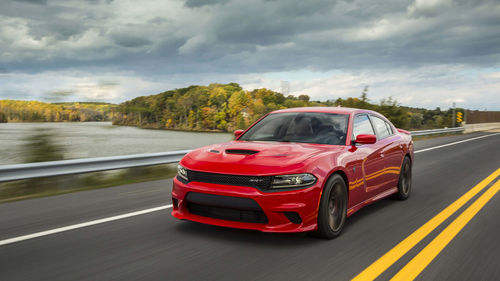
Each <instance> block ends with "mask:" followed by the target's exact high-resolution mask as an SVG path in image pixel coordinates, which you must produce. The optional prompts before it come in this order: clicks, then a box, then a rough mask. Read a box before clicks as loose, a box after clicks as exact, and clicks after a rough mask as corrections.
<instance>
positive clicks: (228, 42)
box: [0, 0, 500, 110]
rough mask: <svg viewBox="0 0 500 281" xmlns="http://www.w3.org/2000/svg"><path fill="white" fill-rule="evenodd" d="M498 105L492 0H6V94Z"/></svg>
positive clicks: (2, 22) (1, 69)
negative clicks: (270, 93)
mask: <svg viewBox="0 0 500 281" xmlns="http://www.w3.org/2000/svg"><path fill="white" fill-rule="evenodd" d="M282 81H289V85H290V93H291V94H308V95H310V96H311V97H312V98H313V99H317V100H326V99H335V98H337V97H348V96H359V95H360V93H361V91H362V89H363V88H364V87H365V86H368V87H369V91H368V95H369V98H370V99H371V100H373V101H378V100H379V99H380V98H383V97H389V96H392V97H394V98H396V99H397V100H398V101H400V102H401V103H402V104H403V105H408V106H419V107H426V108H435V107H437V106H440V107H442V108H448V107H450V105H451V103H452V102H453V101H455V102H457V106H461V107H467V108H471V109H488V110H500V1H498V0H497V1H483V0H347V1H341V0H324V1H323V0H308V1H304V0H301V1H288V0H280V1H279V0H276V1H273V0H263V1H258V0H255V1H253V0H252V1H250V0H169V1H167V0H149V1H132V0H114V1H111V0H108V1H99V0H87V1H68V0H64V1H58V0H2V1H1V2H0V99H38V100H49V101H50V100H57V99H59V100H60V99H63V100H93V101H109V102H120V101H124V100H126V99H130V98H133V97H136V96H140V95H149V94H154V93H158V92H162V91H165V90H168V89H172V88H178V87H184V86H188V85H192V84H198V85H206V84H209V83H212V82H219V83H226V82H237V83H240V84H241V85H242V86H243V87H244V88H245V89H254V88H259V87H266V88H271V89H273V90H278V91H279V90H280V89H281V85H282Z"/></svg>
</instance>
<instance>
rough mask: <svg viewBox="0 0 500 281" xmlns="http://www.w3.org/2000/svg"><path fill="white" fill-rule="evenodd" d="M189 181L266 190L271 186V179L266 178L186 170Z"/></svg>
mask: <svg viewBox="0 0 500 281" xmlns="http://www.w3.org/2000/svg"><path fill="white" fill-rule="evenodd" d="M188 178H189V181H197V182H206V183H215V184H224V185H235V186H250V187H256V188H260V189H268V188H269V187H270V186H271V180H272V179H271V177H269V176H268V177H266V176H240V175H226V174H215V173H205V172H197V171H191V170H188Z"/></svg>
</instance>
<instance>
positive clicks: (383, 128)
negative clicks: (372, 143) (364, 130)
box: [371, 115, 391, 139]
mask: <svg viewBox="0 0 500 281" xmlns="http://www.w3.org/2000/svg"><path fill="white" fill-rule="evenodd" d="M371 119H372V122H373V127H375V131H377V137H378V139H383V138H386V137H388V136H389V135H391V133H389V130H388V129H387V125H386V122H385V121H384V120H382V119H380V118H378V117H375V116H373V115H372V116H371Z"/></svg>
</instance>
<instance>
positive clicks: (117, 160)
mask: <svg viewBox="0 0 500 281" xmlns="http://www.w3.org/2000/svg"><path fill="white" fill-rule="evenodd" d="M463 130H464V128H463V127H458V128H445V129H437V130H422V131H412V132H411V135H412V136H423V135H434V134H444V133H454V132H462V131H463ZM189 151H190V150H181V151H171V152H161V153H148V154H134V155H125V156H111V157H98V158H84V159H74V160H63V161H48V162H38V163H28V164H14V165H0V182H7V181H15V180H23V179H32V178H41V177H50V176H62V175H71V174H82V173H89V172H100V171H107V170H116V169H124V168H133V167H141V166H152V165H159V164H170V163H176V162H179V161H180V160H181V158H182V157H183V156H184V155H186V153H188V152H189Z"/></svg>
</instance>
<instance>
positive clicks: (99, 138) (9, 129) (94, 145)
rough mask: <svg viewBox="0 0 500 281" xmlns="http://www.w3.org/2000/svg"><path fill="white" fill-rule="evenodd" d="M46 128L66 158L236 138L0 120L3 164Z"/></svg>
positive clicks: (175, 147) (103, 125)
mask: <svg viewBox="0 0 500 281" xmlns="http://www.w3.org/2000/svg"><path fill="white" fill-rule="evenodd" d="M37 129H43V130H47V131H48V132H51V134H53V135H54V140H55V141H56V142H57V144H59V145H60V146H61V147H62V148H63V149H64V152H65V157H66V159H74V158H87V157H101V156H114V155H127V154H137V153H150V152H165V151H174V150H184V149H193V148H197V147H201V146H204V145H209V144H214V143H220V142H226V141H229V140H231V139H233V136H232V134H228V133H198V132H181V131H168V130H152V129H139V128H136V127H126V126H113V125H111V122H80V123H78V122H75V123H0V165H1V164H14V163H22V162H23V158H24V155H25V152H24V151H23V144H25V143H26V140H25V139H26V138H27V137H29V136H30V135H32V134H34V133H35V132H36V130H37Z"/></svg>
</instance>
